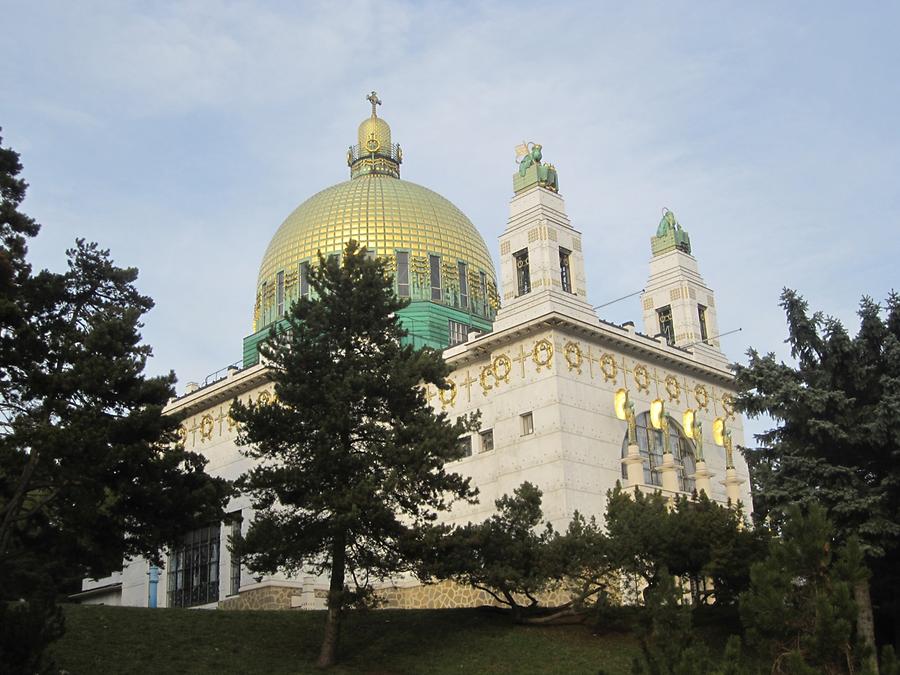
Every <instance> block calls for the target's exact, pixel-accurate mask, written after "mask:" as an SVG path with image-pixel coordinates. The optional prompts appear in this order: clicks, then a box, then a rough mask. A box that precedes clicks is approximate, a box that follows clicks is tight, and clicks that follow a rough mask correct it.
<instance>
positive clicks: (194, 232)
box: [0, 0, 900, 391]
mask: <svg viewBox="0 0 900 675" xmlns="http://www.w3.org/2000/svg"><path fill="white" fill-rule="evenodd" d="M0 17H2V22H3V26H4V28H3V39H2V40H0V69H2V70H0V74H2V78H0V87H2V89H0V91H2V94H0V125H2V126H3V136H4V145H6V146H12V147H14V148H15V149H16V150H18V151H19V152H20V153H21V154H22V159H23V162H24V164H25V176H26V178H27V179H28V180H29V182H30V183H31V185H32V187H31V189H30V191H29V197H28V199H27V200H26V203H25V210H26V211H27V212H28V213H29V214H30V215H32V216H34V217H36V218H37V219H38V220H39V221H40V222H41V223H42V224H43V226H44V229H43V231H42V233H41V235H40V236H39V237H38V239H37V240H36V241H35V242H34V244H33V245H32V252H33V260H34V262H35V264H36V265H37V266H50V267H55V268H58V267H59V266H60V265H61V264H62V261H63V250H64V249H65V248H66V247H67V246H68V245H70V244H71V243H72V242H73V241H74V239H75V237H78V236H82V237H87V238H88V239H94V240H97V241H99V242H100V243H101V244H102V245H103V246H105V247H109V248H111V249H112V252H113V256H114V258H115V260H116V261H117V262H118V263H119V264H122V265H133V266H137V267H138V268H140V270H141V277H140V281H139V285H140V288H141V290H142V291H143V292H145V293H147V294H149V295H151V296H152V297H153V298H154V299H155V300H156V302H157V307H156V309H154V310H153V312H152V313H151V314H150V315H149V317H148V318H147V325H146V329H145V331H144V335H145V337H146V339H147V341H148V342H149V343H150V344H152V345H153V347H154V349H155V353H156V356H155V358H154V360H153V362H152V364H151V370H153V371H154V372H159V371H166V370H168V369H170V368H173V369H175V371H176V372H177V374H178V376H179V378H180V380H181V382H180V383H179V391H181V390H182V388H183V385H184V383H185V382H187V381H189V380H202V379H203V378H204V377H205V376H206V375H207V374H208V373H211V372H212V371H214V370H217V369H218V368H220V367H222V366H224V365H226V364H228V363H230V362H233V361H236V360H238V359H239V358H240V355H241V338H242V337H243V336H244V335H246V334H247V333H249V332H250V329H251V315H252V305H253V297H254V288H255V283H256V275H257V271H258V265H259V262H260V260H261V257H262V254H263V251H264V250H265V248H266V245H267V244H268V241H269V238H270V237H271V235H272V234H273V233H274V232H275V230H276V228H277V227H278V225H279V224H280V223H281V221H282V220H283V219H284V218H285V217H286V216H287V214H288V213H290V212H291V211H292V210H293V209H294V208H295V207H296V206H297V205H298V204H300V203H301V202H302V201H304V200H305V199H306V198H307V197H309V196H310V195H312V194H313V193H315V192H317V191H318V190H319V189H321V188H323V187H326V186H328V185H331V184H333V183H336V182H338V181H341V180H344V179H345V178H346V177H347V168H346V165H345V163H344V155H345V152H346V148H347V146H348V145H350V144H351V143H353V142H355V130H356V126H357V124H358V123H359V121H360V120H361V119H362V118H363V117H365V116H366V114H367V111H368V104H367V103H366V101H365V100H364V96H365V95H366V94H367V93H368V92H369V91H370V90H371V89H377V90H378V92H379V94H380V96H381V98H382V99H383V101H384V105H383V106H381V108H380V111H379V112H380V114H381V115H382V116H383V117H385V118H386V119H387V120H388V121H389V122H390V123H391V126H392V128H393V132H394V139H395V141H398V142H400V143H401V144H402V145H403V148H404V159H405V162H404V165H403V176H404V178H407V179H409V180H412V181H414V182H417V183H420V184H423V185H426V186H428V187H430V188H432V189H434V190H437V191H438V192H440V193H442V194H443V195H445V196H446V197H447V198H449V199H450V200H451V201H453V202H454V203H455V204H456V205H457V206H459V207H460V208H461V209H462V210H463V211H464V212H465V213H466V214H467V215H468V216H469V218H470V219H471V220H472V221H473V222H474V223H475V225H476V226H477V227H478V228H479V230H480V231H481V233H482V234H483V236H484V237H485V239H486V241H487V243H488V246H489V247H490V248H491V250H492V253H493V254H494V255H495V256H496V249H497V244H496V237H497V236H498V235H499V233H500V232H501V231H502V229H503V226H504V224H505V221H506V213H507V203H508V200H509V198H510V196H511V174H512V172H513V170H514V168H515V165H514V154H513V148H514V146H515V145H516V144H517V143H519V142H521V141H522V140H534V141H537V142H540V143H542V144H543V146H544V156H545V158H546V160H547V161H550V162H552V163H553V164H555V165H556V167H557V168H558V169H559V172H560V183H561V192H562V194H563V196H564V197H565V198H566V202H567V206H568V211H569V215H570V217H571V219H572V223H573V225H574V226H575V227H576V228H578V229H580V230H581V231H583V232H584V243H585V255H586V257H587V259H588V261H589V279H588V282H589V283H588V292H589V298H590V300H591V301H592V302H593V303H594V304H600V303H602V302H605V301H607V300H611V299H613V298H616V297H619V296H622V295H625V294H626V293H630V292H632V291H635V290H637V289H640V288H641V287H642V286H643V285H644V282H645V280H646V276H647V263H648V259H649V253H650V252H649V237H650V235H651V234H652V233H653V231H654V230H655V227H656V224H657V222H658V220H659V214H660V209H661V208H662V207H664V206H667V207H669V208H671V209H672V210H673V211H675V213H676V214H677V216H678V218H679V220H680V221H681V223H682V225H683V226H684V227H685V228H686V229H687V230H688V231H689V232H690V234H691V239H692V242H693V245H694V253H695V255H696V256H697V258H698V260H699V263H700V270H701V273H702V274H703V275H704V277H705V279H706V281H707V283H708V284H709V285H710V286H711V287H712V288H713V289H714V290H715V291H716V293H717V301H718V310H719V322H720V329H721V330H722V331H723V332H724V331H729V330H733V329H736V328H738V327H740V328H742V329H743V330H742V331H741V332H740V333H737V334H735V335H732V336H728V337H726V338H724V339H723V346H724V348H725V350H726V352H727V353H728V355H729V357H731V358H732V359H741V360H742V359H743V353H744V351H745V350H746V348H747V347H748V346H749V345H754V346H757V347H758V348H760V349H762V350H776V351H778V352H779V353H782V352H783V351H784V346H783V343H782V341H783V339H784V333H785V331H784V320H783V316H782V313H781V310H780V309H779V308H778V307H777V301H778V295H779V293H780V290H781V288H782V287H783V286H790V287H794V288H797V289H798V290H799V291H800V292H801V293H803V294H804V295H805V296H806V297H807V298H808V299H809V301H810V303H811V304H812V305H813V306H814V307H815V308H820V309H823V310H826V311H827V312H829V313H832V314H835V315H837V316H839V317H841V318H844V319H848V320H849V322H850V323H851V324H852V323H854V312H855V309H856V304H857V302H858V299H859V297H860V296H861V295H862V294H864V293H868V294H871V295H873V296H874V297H876V298H877V299H882V298H884V297H885V296H886V294H887V293H888V291H889V290H890V289H891V288H892V287H895V286H898V284H897V281H896V279H897V275H896V273H895V271H894V270H895V265H896V261H897V257H898V253H900V245H898V236H897V234H896V233H897V229H898V221H897V220H896V218H897V217H898V215H900V187H898V176H900V136H898V121H897V120H898V119H900V72H898V71H900V67H898V66H900V48H898V32H897V27H898V26H900V5H898V4H896V3H889V2H883V3H877V2H871V3H832V2H804V3H801V2H795V3H784V2H777V3H776V2H773V3H722V2H715V3H714V2H708V3H701V2H683V3H682V2H666V3H637V2H628V3H624V2H618V3H613V2H584V3H574V2H557V3H548V2H541V3H530V2H521V1H520V2H509V3H506V2H503V3H474V2H473V3H455V4H450V3H429V4H420V3H408V2H396V1H394V2H391V1H381V2H362V1H359V2H340V3H337V2H321V3H295V2H283V3H262V2H258V3H246V2H227V3H226V2H206V1H202V0H201V1H197V2H177V3H167V2H152V3H148V2H109V3H102V2H84V1H79V2H77V3H73V2H11V1H9V0H0ZM602 316H603V318H605V319H607V320H611V321H616V322H622V321H626V320H629V319H632V320H635V321H636V323H637V324H638V325H640V309H639V306H638V300H637V298H631V299H629V300H626V301H623V302H621V303H618V304H616V305H614V306H612V307H609V308H606V309H605V310H603V312H602Z"/></svg>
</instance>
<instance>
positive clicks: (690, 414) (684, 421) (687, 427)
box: [681, 408, 697, 439]
mask: <svg viewBox="0 0 900 675" xmlns="http://www.w3.org/2000/svg"><path fill="white" fill-rule="evenodd" d="M696 414H697V411H696V410H694V409H693V408H688V409H687V410H685V411H684V415H682V416H681V426H682V428H683V429H684V435H685V436H687V437H688V438H690V439H693V438H694V417H696Z"/></svg>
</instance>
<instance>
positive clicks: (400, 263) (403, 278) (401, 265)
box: [397, 251, 409, 298]
mask: <svg viewBox="0 0 900 675" xmlns="http://www.w3.org/2000/svg"><path fill="white" fill-rule="evenodd" d="M397 295H399V296H400V297H401V298H408V297H409V252H408V251H397Z"/></svg>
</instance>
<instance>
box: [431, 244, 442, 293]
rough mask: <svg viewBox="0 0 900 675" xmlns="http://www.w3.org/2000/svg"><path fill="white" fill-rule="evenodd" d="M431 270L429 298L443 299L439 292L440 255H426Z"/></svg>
mask: <svg viewBox="0 0 900 675" xmlns="http://www.w3.org/2000/svg"><path fill="white" fill-rule="evenodd" d="M428 262H429V265H430V270H431V299H432V300H437V301H438V302H440V301H441V300H442V299H443V293H442V292H441V257H440V256H439V255H431V256H428Z"/></svg>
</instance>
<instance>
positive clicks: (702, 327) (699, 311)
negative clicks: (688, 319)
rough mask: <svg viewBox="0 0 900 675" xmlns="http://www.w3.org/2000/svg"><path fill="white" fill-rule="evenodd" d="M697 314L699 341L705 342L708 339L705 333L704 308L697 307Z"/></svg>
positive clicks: (701, 306)
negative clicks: (698, 318) (698, 319)
mask: <svg viewBox="0 0 900 675" xmlns="http://www.w3.org/2000/svg"><path fill="white" fill-rule="evenodd" d="M697 314H698V316H699V317H700V339H701V340H703V342H706V341H707V340H708V339H709V335H708V334H707V333H706V307H704V306H703V305H697Z"/></svg>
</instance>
